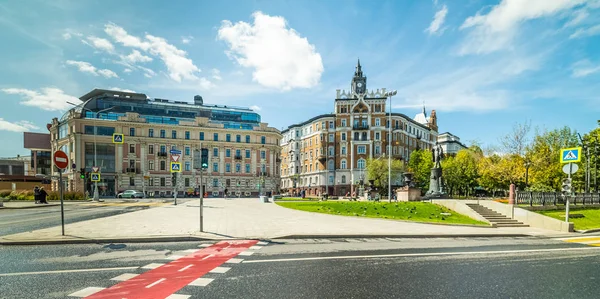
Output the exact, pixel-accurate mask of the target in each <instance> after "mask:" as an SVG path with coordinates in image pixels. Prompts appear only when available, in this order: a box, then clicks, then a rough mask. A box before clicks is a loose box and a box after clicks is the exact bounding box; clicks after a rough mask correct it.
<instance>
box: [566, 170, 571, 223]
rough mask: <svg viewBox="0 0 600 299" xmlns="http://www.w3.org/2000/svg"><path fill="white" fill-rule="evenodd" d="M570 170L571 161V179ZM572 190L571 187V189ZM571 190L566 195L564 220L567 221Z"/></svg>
mask: <svg viewBox="0 0 600 299" xmlns="http://www.w3.org/2000/svg"><path fill="white" fill-rule="evenodd" d="M571 172H573V163H569V180H570V179H571ZM571 190H572V189H571ZM571 192H573V191H569V192H568V193H567V196H566V199H567V200H566V208H565V209H566V212H565V222H567V223H568V222H569V199H570V198H571Z"/></svg>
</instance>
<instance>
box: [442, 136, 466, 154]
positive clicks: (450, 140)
mask: <svg viewBox="0 0 600 299" xmlns="http://www.w3.org/2000/svg"><path fill="white" fill-rule="evenodd" d="M437 140H438V143H439V144H440V145H441V146H442V150H443V151H444V153H445V154H447V155H456V154H457V153H458V151H460V150H461V149H466V148H467V146H465V145H464V144H463V143H462V142H460V138H459V137H458V136H456V135H453V134H452V133H450V132H446V133H442V134H440V135H438V138H437Z"/></svg>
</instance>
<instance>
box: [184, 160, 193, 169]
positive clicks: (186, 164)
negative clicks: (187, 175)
mask: <svg viewBox="0 0 600 299" xmlns="http://www.w3.org/2000/svg"><path fill="white" fill-rule="evenodd" d="M191 169H192V166H191V164H190V162H185V171H190V170H191Z"/></svg>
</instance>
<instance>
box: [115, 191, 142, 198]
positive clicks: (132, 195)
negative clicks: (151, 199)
mask: <svg viewBox="0 0 600 299" xmlns="http://www.w3.org/2000/svg"><path fill="white" fill-rule="evenodd" d="M117 197H118V198H144V193H142V192H140V191H137V190H125V191H123V192H121V193H119V194H118V195H117Z"/></svg>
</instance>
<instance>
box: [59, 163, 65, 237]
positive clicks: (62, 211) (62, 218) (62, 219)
mask: <svg viewBox="0 0 600 299" xmlns="http://www.w3.org/2000/svg"><path fill="white" fill-rule="evenodd" d="M58 185H59V186H58V188H59V189H58V190H59V193H60V224H61V227H62V235H63V236H64V235H65V203H64V201H63V180H62V169H60V168H59V169H58Z"/></svg>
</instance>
